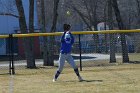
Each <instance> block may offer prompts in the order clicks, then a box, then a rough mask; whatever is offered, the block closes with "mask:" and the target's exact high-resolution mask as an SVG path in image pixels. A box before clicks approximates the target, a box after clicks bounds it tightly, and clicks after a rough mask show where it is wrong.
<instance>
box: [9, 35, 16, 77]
mask: <svg viewBox="0 0 140 93" xmlns="http://www.w3.org/2000/svg"><path fill="white" fill-rule="evenodd" d="M9 73H10V74H12V75H14V74H15V67H14V51H13V35H12V34H9Z"/></svg>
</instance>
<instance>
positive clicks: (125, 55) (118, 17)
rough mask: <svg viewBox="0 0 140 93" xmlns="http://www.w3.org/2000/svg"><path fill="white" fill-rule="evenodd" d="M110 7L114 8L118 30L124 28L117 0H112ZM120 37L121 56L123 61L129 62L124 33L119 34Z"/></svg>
mask: <svg viewBox="0 0 140 93" xmlns="http://www.w3.org/2000/svg"><path fill="white" fill-rule="evenodd" d="M112 7H113V8H114V12H115V15H116V20H117V22H118V27H119V29H120V30H123V29H125V28H124V24H123V21H122V18H121V15H120V10H119V8H118V4H117V0H112ZM120 37H121V45H122V56H123V62H129V57H128V48H127V45H126V39H125V34H124V33H122V34H120Z"/></svg>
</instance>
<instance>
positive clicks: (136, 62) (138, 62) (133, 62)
mask: <svg viewBox="0 0 140 93" xmlns="http://www.w3.org/2000/svg"><path fill="white" fill-rule="evenodd" d="M127 63H130V64H140V61H129V62H127Z"/></svg>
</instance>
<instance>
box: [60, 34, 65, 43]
mask: <svg viewBox="0 0 140 93" xmlns="http://www.w3.org/2000/svg"><path fill="white" fill-rule="evenodd" d="M64 37H65V32H64V34H63V35H62V37H61V43H63V42H65V39H64Z"/></svg>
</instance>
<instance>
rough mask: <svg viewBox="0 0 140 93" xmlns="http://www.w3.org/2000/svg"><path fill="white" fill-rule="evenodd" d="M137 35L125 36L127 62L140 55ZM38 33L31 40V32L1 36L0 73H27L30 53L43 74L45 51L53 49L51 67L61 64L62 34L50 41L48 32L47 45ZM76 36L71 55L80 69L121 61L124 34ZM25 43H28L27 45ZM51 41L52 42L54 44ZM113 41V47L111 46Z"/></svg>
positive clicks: (137, 60)
mask: <svg viewBox="0 0 140 93" xmlns="http://www.w3.org/2000/svg"><path fill="white" fill-rule="evenodd" d="M79 33H80V32H79ZM37 34H38V35H37ZM138 34H139V33H136V34H134V33H126V38H125V39H126V45H127V46H126V47H125V48H127V50H128V56H129V62H127V63H139V57H136V56H139V53H138V52H139V38H138ZM35 35H36V36H35V37H32V39H31V37H30V36H28V35H27V37H26V35H25V36H24V35H21V36H19V37H18V34H17V35H15V36H14V35H9V36H8V37H6V38H1V39H0V40H1V42H0V51H1V52H0V53H1V54H0V57H1V58H0V74H4V73H12V74H14V73H18V74H21V73H26V70H27V58H26V57H27V55H28V56H30V57H32V58H33V59H29V58H28V60H30V61H31V60H32V62H33V63H32V65H34V67H36V68H39V69H42V70H40V73H44V71H45V69H43V68H45V67H47V66H45V65H44V64H45V63H44V62H45V61H44V54H45V52H48V53H47V54H48V55H49V54H50V53H49V52H50V51H51V52H53V53H51V54H53V55H51V56H49V57H50V58H51V57H52V58H53V60H54V61H52V62H54V66H52V67H56V66H57V65H58V59H59V52H60V46H61V42H60V38H61V36H60V33H59V34H58V35H57V34H54V38H55V39H54V41H52V40H50V37H52V35H53V34H52V35H47V40H48V41H45V42H46V43H47V44H46V45H45V44H44V37H45V36H44V35H43V34H41V36H40V35H39V33H36V34H35ZM96 35H97V34H96ZM111 35H113V38H111ZM32 36H34V34H32ZM74 38H75V43H74V45H73V46H72V55H73V58H74V60H75V62H76V63H77V65H78V66H79V68H80V70H82V68H84V67H92V66H104V65H112V63H115V64H118V63H122V46H121V39H120V38H121V36H120V34H119V33H115V34H98V35H97V36H96V38H95V35H94V34H86V32H85V34H74ZM25 39H26V40H30V42H26V41H25ZM97 41H98V42H97ZM24 42H26V44H25V43H24ZM52 42H53V45H51V43H52ZM112 42H113V43H112ZM112 44H113V46H111V45H112ZM28 45H29V46H28ZM26 46H28V47H26ZM30 46H32V47H30ZM45 46H46V47H47V48H49V49H48V51H45V50H44V49H45V48H44V47H45ZM25 47H26V48H29V50H33V53H31V51H27V50H26V48H25ZM50 47H53V48H51V49H53V50H51V49H50ZM111 47H113V48H114V51H112V50H111ZM30 48H31V49H30ZM25 50H26V51H25ZM97 50H98V51H97ZM26 53H27V54H26ZM111 53H113V55H115V57H114V59H115V62H111V57H112V58H113V56H112V54H111ZM25 54H26V55H25ZM30 54H31V55H30ZM32 54H33V56H32ZM110 55H111V56H110ZM45 57H47V56H45ZM34 59H35V60H34ZM65 67H69V64H67V63H66V65H65ZM29 68H30V67H29Z"/></svg>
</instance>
